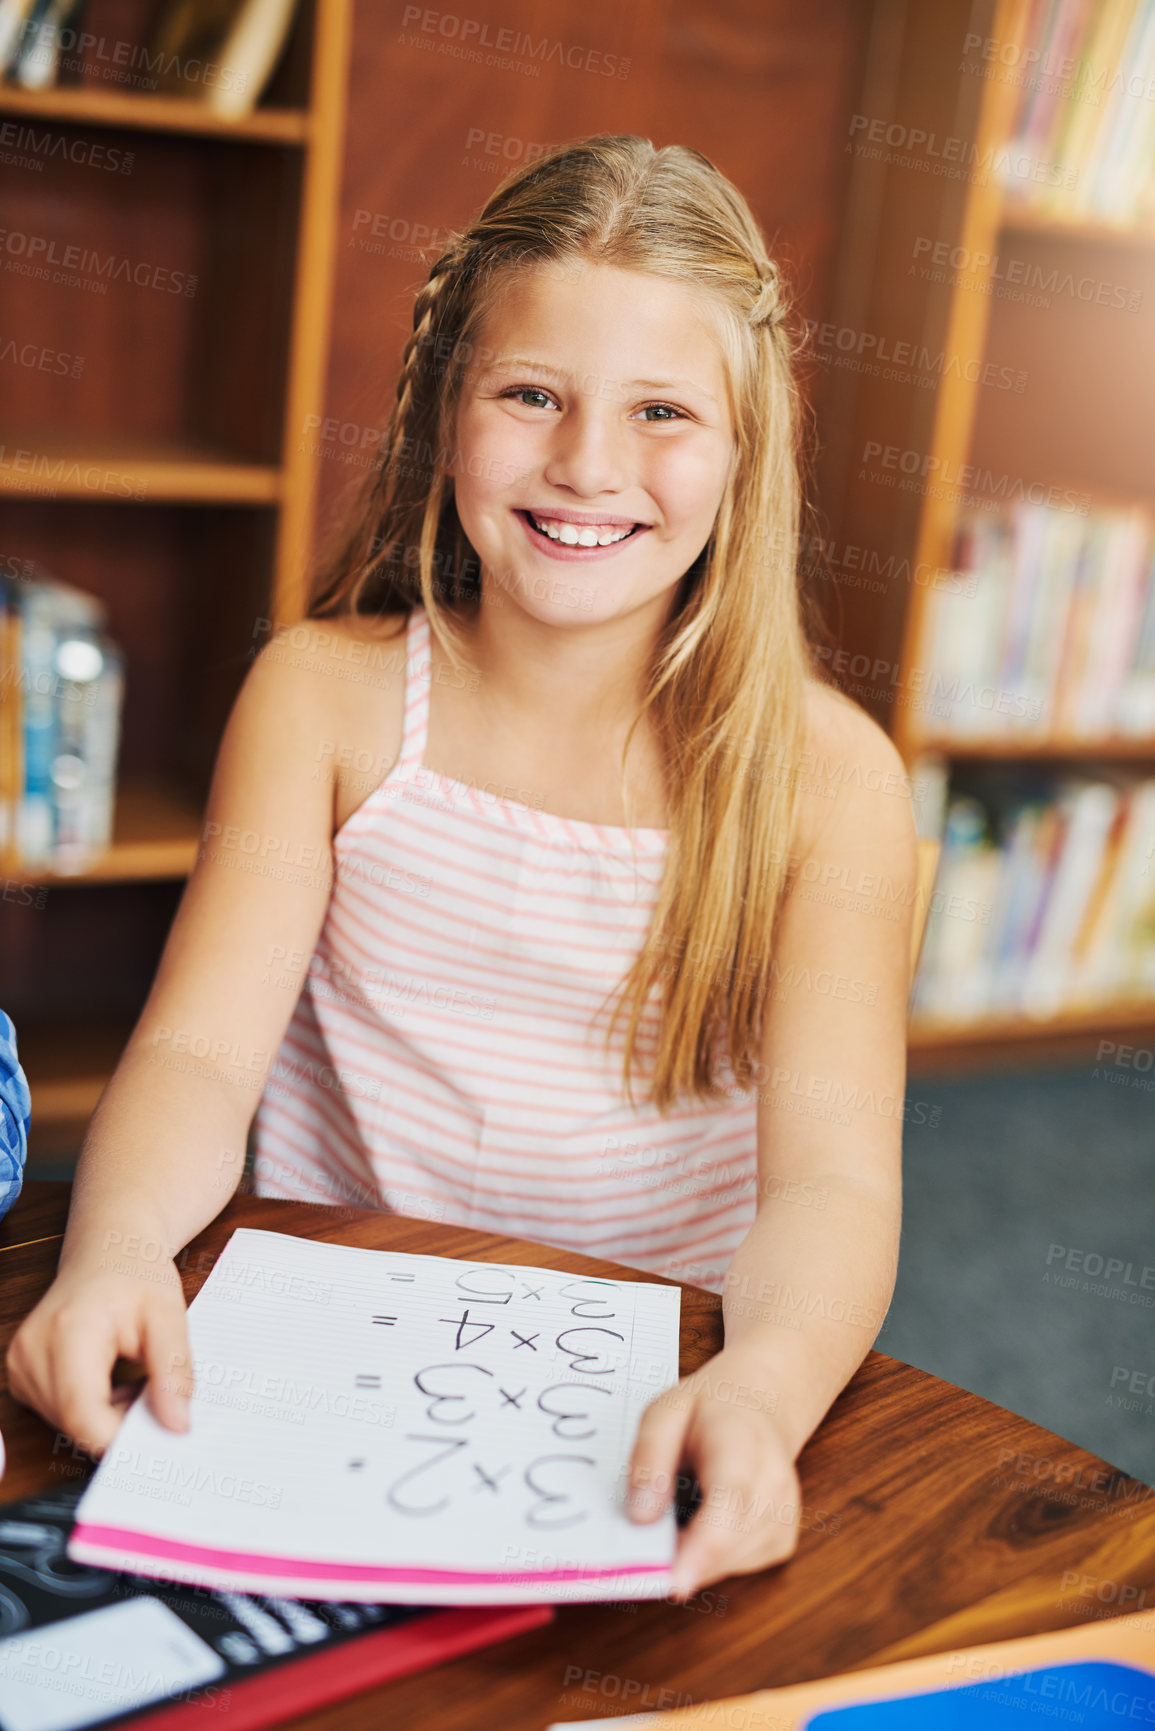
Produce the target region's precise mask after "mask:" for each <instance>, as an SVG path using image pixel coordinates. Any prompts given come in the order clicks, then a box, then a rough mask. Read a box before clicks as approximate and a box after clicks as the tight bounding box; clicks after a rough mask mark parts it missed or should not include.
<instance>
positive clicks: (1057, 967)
mask: <svg viewBox="0 0 1155 1731" xmlns="http://www.w3.org/2000/svg"><path fill="white" fill-rule="evenodd" d="M1028 779H1029V781H1030V785H1028V784H1027V781H1024V779H1023V777H1022V776H1021V775H1020V776H1019V785H1018V786H1017V787H1016V786H1015V785H1014V784H1013V782H1012V785H1011V787H1010V789H1009V791H1008V789H1007V787H1006V786H1004V787H1002V788H999V787H998V786H997V785H996V783H995V782H992V783H991V785H990V786H989V787H988V788H987V789H986V791H985V795H984V796H981V797H980V796H976V793H975V792H974V791H973V790H969V791H965V792H963V791H955V792H954V793H953V794H952V795H951V796H950V798H949V801H948V807H947V817H946V823H945V826H944V830H943V849H942V856H941V860H940V865H939V872H938V881H937V883H936V886H935V893H934V896H933V898H932V903H931V911H930V916H929V920H928V924H927V931H926V936H925V939H924V942H923V948H922V956H921V960H920V965H919V970H918V975H917V978H916V980H915V985H914V993H913V1000H912V1009H913V1013H914V1016H915V1019H916V1021H917V1020H918V1019H920V1018H921V1019H923V1020H925V1021H927V1022H944V1021H945V1022H955V1023H966V1022H968V1021H972V1020H974V1019H976V1018H979V1017H985V1016H1012V1017H1015V1016H1028V1017H1031V1018H1033V1019H1035V1020H1047V1019H1050V1018H1052V1017H1055V1016H1059V1015H1061V1014H1063V1013H1065V1012H1085V1011H1088V1010H1093V1009H1094V1008H1096V1007H1097V1006H1101V1005H1104V1004H1107V1003H1111V1002H1118V1001H1120V1000H1138V999H1145V998H1147V997H1150V996H1151V995H1153V994H1155V779H1139V778H1138V777H1136V776H1135V775H1133V774H1130V773H1126V772H1123V771H1115V772H1112V773H1107V772H1104V773H1102V774H1101V775H1099V776H1097V777H1092V776H1089V775H1085V776H1063V775H1059V776H1056V775H1054V774H1053V773H1049V774H1043V773H1041V772H1035V774H1034V775H1033V776H1031V777H1029V778H1028ZM1040 782H1045V783H1047V784H1048V785H1049V792H1045V793H1044V792H1041V791H1040V786H1039V783H1040Z"/></svg>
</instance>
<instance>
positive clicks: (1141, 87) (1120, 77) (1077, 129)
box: [1006, 0, 1155, 229]
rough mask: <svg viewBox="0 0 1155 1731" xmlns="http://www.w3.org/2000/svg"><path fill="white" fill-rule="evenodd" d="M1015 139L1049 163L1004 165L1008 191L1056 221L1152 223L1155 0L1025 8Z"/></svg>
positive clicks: (1088, 0) (1070, 0)
mask: <svg viewBox="0 0 1155 1731" xmlns="http://www.w3.org/2000/svg"><path fill="white" fill-rule="evenodd" d="M1017 46H1018V47H1019V48H1020V50H1021V53H1020V57H1019V64H1020V65H1021V66H1022V67H1023V69H1024V71H1027V70H1028V69H1029V76H1026V77H1024V79H1023V90H1022V96H1021V99H1020V102H1019V110H1018V114H1017V116H1016V118H1015V121H1014V124H1013V127H1012V137H1013V139H1014V149H1015V150H1017V151H1026V152H1027V153H1028V155H1030V156H1031V157H1032V158H1033V159H1034V160H1036V161H1037V162H1039V163H1044V164H1046V165H1048V167H1049V168H1050V169H1051V170H1053V172H1051V173H1048V174H1045V175H1044V174H1040V175H1039V176H1038V177H1037V178H1029V179H1024V178H1023V177H1022V176H1021V175H1018V176H1012V175H1011V174H1010V172H1009V171H1008V175H1007V183H1006V192H1007V196H1008V198H1009V199H1011V200H1013V201H1014V202H1015V203H1018V204H1025V205H1027V206H1028V207H1029V208H1032V209H1034V210H1037V211H1039V212H1040V213H1041V214H1043V215H1045V216H1049V217H1051V218H1052V219H1054V220H1056V221H1059V222H1063V221H1066V222H1090V223H1095V224H1105V225H1108V226H1111V227H1117V228H1123V229H1132V228H1141V229H1142V228H1149V227H1152V226H1155V103H1153V102H1152V100H1151V93H1152V91H1153V90H1155V0H1058V3H1057V4H1045V5H1036V6H1033V7H1032V8H1031V13H1030V17H1029V19H1028V23H1027V30H1026V34H1025V39H1024V41H1023V42H1022V43H1021V44H1018V45H1017Z"/></svg>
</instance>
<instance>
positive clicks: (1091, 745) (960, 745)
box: [912, 734, 1155, 763]
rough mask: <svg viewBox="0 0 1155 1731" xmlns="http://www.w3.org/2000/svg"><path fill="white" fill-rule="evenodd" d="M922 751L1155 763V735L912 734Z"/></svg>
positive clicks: (983, 757)
mask: <svg viewBox="0 0 1155 1731" xmlns="http://www.w3.org/2000/svg"><path fill="white" fill-rule="evenodd" d="M912 746H916V747H917V749H918V751H920V752H924V751H926V752H930V751H933V752H939V753H941V755H942V756H943V757H950V758H953V759H954V760H955V761H956V762H992V763H1007V762H1010V763H1033V762H1043V763H1049V762H1052V761H1057V760H1061V759H1067V760H1078V761H1090V762H1095V761H1098V760H1100V759H1107V760H1110V761H1114V762H1137V763H1150V762H1155V738H1148V737H1144V738H1134V739H1132V738H1127V737H1126V736H1125V735H1122V734H1114V735H1104V736H1103V737H1102V738H1099V739H1083V738H1077V737H1076V738H1069V739H1063V738H1061V737H1057V736H1051V737H1049V738H1047V739H1036V740H1026V739H981V740H980V739H975V740H968V739H958V738H957V737H952V736H948V737H944V738H936V737H934V735H932V734H927V735H920V736H912Z"/></svg>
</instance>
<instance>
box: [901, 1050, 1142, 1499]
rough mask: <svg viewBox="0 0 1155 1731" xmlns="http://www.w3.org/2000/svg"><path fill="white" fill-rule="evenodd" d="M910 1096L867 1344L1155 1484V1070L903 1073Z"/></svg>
mask: <svg viewBox="0 0 1155 1731" xmlns="http://www.w3.org/2000/svg"><path fill="white" fill-rule="evenodd" d="M1140 1061H1142V1060H1140ZM1147 1061H1150V1056H1149V1055H1148V1059H1147ZM1117 1077H1122V1078H1123V1079H1124V1085H1119V1083H1118V1082H1117V1081H1112V1080H1111V1078H1117ZM1144 1081H1145V1082H1146V1083H1147V1084H1148V1086H1147V1087H1146V1088H1144V1087H1143V1086H1142V1084H1143V1082H1144ZM907 1101H908V1117H907V1122H906V1125H905V1128H904V1137H903V1151H904V1158H903V1168H904V1191H905V1194H904V1211H903V1233H902V1249H901V1254H900V1261H899V1271H898V1284H897V1287H896V1289H895V1296H894V1301H893V1303H892V1305H891V1308H890V1312H889V1314H888V1316H887V1319H886V1321H885V1323H884V1324H883V1328H882V1332H881V1334H880V1335H879V1338H878V1341H877V1345H878V1348H879V1351H881V1352H887V1353H890V1354H891V1355H892V1356H893V1357H895V1358H901V1359H905V1360H906V1362H907V1363H908V1364H914V1365H918V1366H919V1368H920V1369H922V1370H928V1371H932V1372H933V1373H934V1374H935V1375H936V1376H941V1377H945V1378H946V1379H947V1380H948V1381H949V1382H953V1383H957V1384H959V1385H960V1386H961V1387H963V1388H967V1389H970V1390H972V1391H973V1392H974V1393H975V1394H980V1395H983V1396H984V1397H985V1398H986V1399H987V1400H992V1401H996V1402H997V1403H998V1404H999V1405H1000V1406H1004V1407H1007V1408H1009V1409H1010V1410H1011V1411H1013V1412H1017V1413H1021V1414H1022V1415H1023V1416H1024V1417H1026V1418H1029V1419H1032V1420H1034V1422H1035V1423H1036V1424H1041V1425H1043V1426H1045V1427H1046V1428H1047V1429H1048V1430H1053V1431H1057V1432H1059V1434H1060V1435H1062V1436H1064V1437H1067V1438H1068V1439H1069V1440H1070V1441H1071V1442H1074V1443H1078V1444H1079V1445H1080V1446H1081V1447H1083V1448H1087V1449H1090V1450H1091V1451H1092V1453H1094V1454H1097V1455H1099V1456H1101V1457H1102V1458H1103V1459H1104V1460H1106V1461H1109V1462H1110V1463H1111V1465H1112V1466H1116V1467H1119V1468H1122V1470H1123V1471H1125V1472H1128V1473H1131V1474H1133V1475H1134V1476H1135V1477H1136V1478H1140V1479H1144V1480H1145V1481H1147V1482H1148V1483H1155V1072H1153V1071H1148V1072H1147V1073H1146V1074H1145V1075H1144V1074H1142V1073H1140V1072H1138V1071H1136V1070H1134V1069H1124V1068H1121V1067H1118V1066H1111V1067H1110V1068H1107V1067H1104V1066H1102V1065H1100V1066H1098V1067H1097V1066H1096V1065H1095V1064H1094V1063H1093V1062H1091V1061H1087V1062H1083V1063H1080V1064H1077V1065H1076V1064H1073V1063H1072V1064H1070V1065H1068V1066H1064V1067H1062V1068H1047V1069H1038V1070H1015V1071H1004V1072H999V1073H998V1074H986V1073H984V1074H982V1075H976V1076H970V1077H965V1078H959V1077H954V1078H951V1079H949V1080H947V1079H937V1078H934V1079H932V1078H931V1077H929V1076H927V1077H915V1078H912V1079H911V1080H910V1083H909V1085H908V1089H907ZM918 1102H922V1103H925V1105H926V1106H927V1108H930V1107H932V1106H936V1105H937V1106H938V1107H939V1108H940V1109H941V1111H940V1116H939V1121H938V1123H937V1124H936V1125H935V1126H934V1127H933V1128H932V1127H931V1124H930V1123H929V1122H918V1120H919V1119H929V1118H930V1116H931V1113H930V1111H929V1110H927V1111H925V1112H919V1111H916V1110H914V1103H918ZM1116 1265H1117V1266H1116ZM1108 1276H1109V1278H1108Z"/></svg>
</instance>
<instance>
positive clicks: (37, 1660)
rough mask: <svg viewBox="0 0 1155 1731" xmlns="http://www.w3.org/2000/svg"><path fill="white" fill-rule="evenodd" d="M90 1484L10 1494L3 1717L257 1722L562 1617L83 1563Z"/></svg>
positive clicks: (182, 1729)
mask: <svg viewBox="0 0 1155 1731" xmlns="http://www.w3.org/2000/svg"><path fill="white" fill-rule="evenodd" d="M54 1464H55V1465H64V1466H65V1467H66V1468H68V1469H69V1470H70V1463H67V1462H60V1461H57V1462H55V1463H54ZM85 1470H86V1469H84V1468H81V1467H79V1466H78V1467H77V1468H76V1471H77V1472H78V1473H83V1472H84V1471H85ZM82 1490H83V1486H82V1485H76V1484H73V1485H67V1486H61V1487H59V1488H56V1489H53V1490H50V1491H45V1492H43V1493H41V1494H39V1495H35V1496H31V1497H25V1498H22V1499H21V1500H20V1501H18V1502H10V1503H7V1504H4V1505H2V1506H0V1605H2V1606H3V1612H4V1620H3V1625H2V1627H3V1630H4V1633H3V1634H0V1725H2V1726H3V1731H79V1728H80V1727H81V1726H100V1727H110V1726H114V1725H120V1724H123V1723H124V1722H125V1719H126V1718H130V1722H131V1724H132V1725H133V1726H134V1727H137V1728H139V1731H162V1728H163V1731H193V1727H195V1726H198V1725H201V1724H203V1725H205V1726H206V1727H207V1726H213V1725H220V1724H222V1723H223V1724H227V1725H229V1726H230V1727H232V1728H233V1731H259V1728H261V1727H263V1726H267V1725H276V1724H280V1723H281V1722H282V1721H283V1720H285V1719H289V1718H294V1719H295V1718H297V1717H299V1716H300V1715H302V1714H304V1713H308V1712H310V1711H312V1710H314V1709H316V1708H318V1707H322V1706H324V1705H327V1704H328V1703H330V1702H333V1701H337V1700H341V1699H344V1698H346V1697H348V1696H350V1695H354V1694H357V1693H358V1692H360V1691H361V1690H364V1689H369V1688H372V1687H374V1686H375V1685H377V1684H379V1683H384V1682H387V1681H389V1680H390V1679H392V1678H394V1677H400V1676H404V1675H406V1674H408V1673H411V1672H413V1671H418V1670H423V1669H425V1668H427V1667H429V1666H432V1665H437V1664H441V1663H444V1662H445V1661H447V1660H449V1659H453V1658H456V1657H457V1656H458V1655H459V1654H462V1653H466V1652H471V1651H473V1650H475V1649H476V1648H478V1647H482V1646H489V1645H491V1644H492V1643H493V1642H495V1641H503V1640H507V1639H509V1638H510V1637H511V1636H512V1635H516V1634H521V1633H523V1632H524V1631H526V1630H528V1629H532V1628H537V1627H539V1626H540V1625H542V1624H544V1623H547V1622H549V1621H550V1619H551V1618H552V1616H553V1612H552V1610H551V1609H550V1607H549V1606H545V1605H543V1606H513V1607H507V1608H503V1609H499V1610H487V1609H471V1610H465V1611H453V1610H449V1611H445V1610H426V1609H424V1608H422V1607H420V1606H397V1605H388V1604H352V1603H348V1602H342V1601H337V1602H322V1601H310V1600H304V1599H288V1598H280V1597H277V1598H264V1599H258V1598H255V1597H250V1596H248V1595H245V1594H239V1593H231V1592H224V1593H217V1592H213V1591H211V1590H207V1591H206V1590H200V1589H195V1588H191V1587H187V1586H183V1585H181V1584H179V1583H172V1582H168V1581H162V1580H156V1579H151V1578H144V1577H141V1576H138V1575H133V1574H128V1573H122V1572H115V1571H112V1570H108V1569H102V1568H96V1567H93V1566H92V1565H85V1566H84V1567H82V1568H79V1569H78V1568H76V1567H75V1566H73V1565H71V1564H70V1563H69V1562H68V1558H67V1550H66V1546H67V1542H68V1538H69V1535H70V1534H71V1531H72V1527H73V1522H74V1518H75V1509H76V1503H77V1500H78V1498H79V1497H80V1495H81V1494H82Z"/></svg>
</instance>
